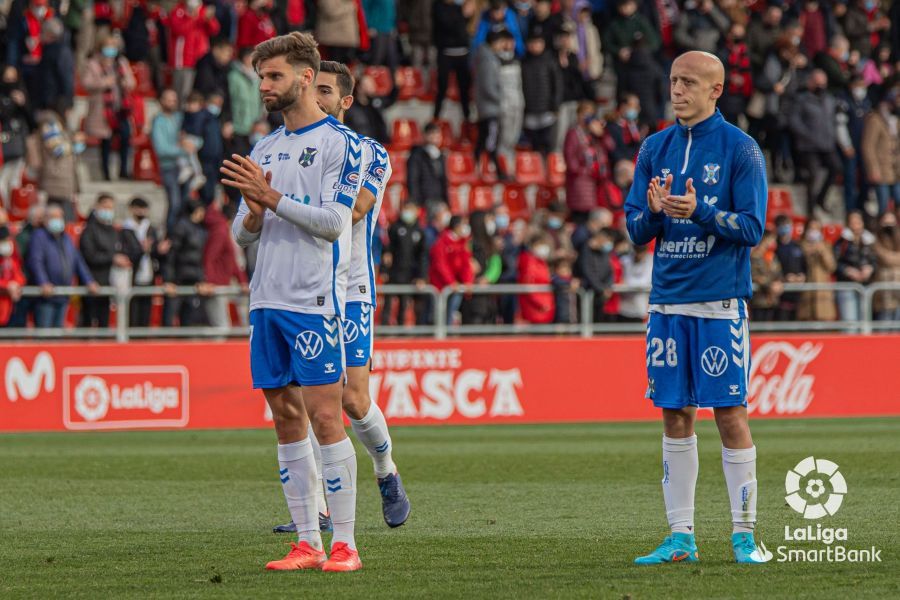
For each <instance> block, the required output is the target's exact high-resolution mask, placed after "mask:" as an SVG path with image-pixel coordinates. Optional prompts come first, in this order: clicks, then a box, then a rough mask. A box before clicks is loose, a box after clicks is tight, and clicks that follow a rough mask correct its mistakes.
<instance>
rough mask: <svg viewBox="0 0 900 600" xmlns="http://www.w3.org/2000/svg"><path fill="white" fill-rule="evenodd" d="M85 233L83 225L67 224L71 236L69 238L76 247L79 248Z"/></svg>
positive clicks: (67, 230)
mask: <svg viewBox="0 0 900 600" xmlns="http://www.w3.org/2000/svg"><path fill="white" fill-rule="evenodd" d="M82 231H84V224H83V223H68V224H66V233H68V234H69V237H70V238H72V243H73V244H74V245H75V247H76V248H77V247H78V241H79V240H80V239H81V232H82Z"/></svg>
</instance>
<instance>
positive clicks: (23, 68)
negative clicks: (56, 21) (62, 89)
mask: <svg viewBox="0 0 900 600" xmlns="http://www.w3.org/2000/svg"><path fill="white" fill-rule="evenodd" d="M19 10H20V11H21V9H19ZM13 14H14V13H12V14H10V15H9V18H10V21H9V23H8V29H7V34H6V60H5V61H4V62H5V63H6V65H8V66H10V67H15V68H16V69H18V70H19V73H20V75H21V77H22V81H23V82H24V83H25V88H26V90H27V91H28V96H29V97H30V98H34V97H36V96H37V95H38V91H39V90H38V87H39V86H40V81H39V79H38V77H37V74H38V70H37V67H38V65H39V64H40V62H41V57H42V56H43V51H44V48H43V45H42V44H41V28H42V27H43V24H44V23H45V22H46V21H49V20H50V19H51V18H53V17H55V16H56V12H55V11H54V10H53V8H52V7H51V6H50V3H49V1H48V0H31V2H30V4H29V6H28V8H27V10H24V11H22V12H19V13H18V15H19V17H18V19H16V18H14V17H13Z"/></svg>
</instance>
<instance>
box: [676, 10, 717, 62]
mask: <svg viewBox="0 0 900 600" xmlns="http://www.w3.org/2000/svg"><path fill="white" fill-rule="evenodd" d="M730 24H731V23H730V22H729V20H728V17H726V16H725V14H724V13H723V12H722V10H721V9H720V8H719V7H718V6H716V5H715V4H713V6H712V10H710V11H709V13H703V12H701V11H700V10H699V8H695V9H691V10H686V11H685V12H683V13H682V14H681V18H680V19H679V20H678V24H677V25H676V26H675V43H676V44H677V45H678V46H679V47H680V48H681V49H682V50H702V51H703V52H711V53H713V54H715V53H716V50H718V47H719V40H720V39H721V38H722V37H723V36H724V34H725V32H726V31H728V27H729V25H730Z"/></svg>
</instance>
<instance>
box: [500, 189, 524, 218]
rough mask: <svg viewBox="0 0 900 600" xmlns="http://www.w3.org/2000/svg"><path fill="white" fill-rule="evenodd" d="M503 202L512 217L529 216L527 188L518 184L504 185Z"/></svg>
mask: <svg viewBox="0 0 900 600" xmlns="http://www.w3.org/2000/svg"><path fill="white" fill-rule="evenodd" d="M503 204H505V205H506V208H508V209H509V217H510V218H511V219H527V218H528V213H529V210H528V199H527V198H526V197H525V188H524V187H523V186H521V185H518V184H508V185H505V186H503Z"/></svg>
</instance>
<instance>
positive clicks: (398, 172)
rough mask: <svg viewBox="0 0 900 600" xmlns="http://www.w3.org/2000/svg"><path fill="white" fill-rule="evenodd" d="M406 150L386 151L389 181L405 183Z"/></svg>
mask: <svg viewBox="0 0 900 600" xmlns="http://www.w3.org/2000/svg"><path fill="white" fill-rule="evenodd" d="M408 157H409V155H408V154H407V153H406V152H388V158H389V159H390V161H391V183H402V184H406V159H407V158H408Z"/></svg>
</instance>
